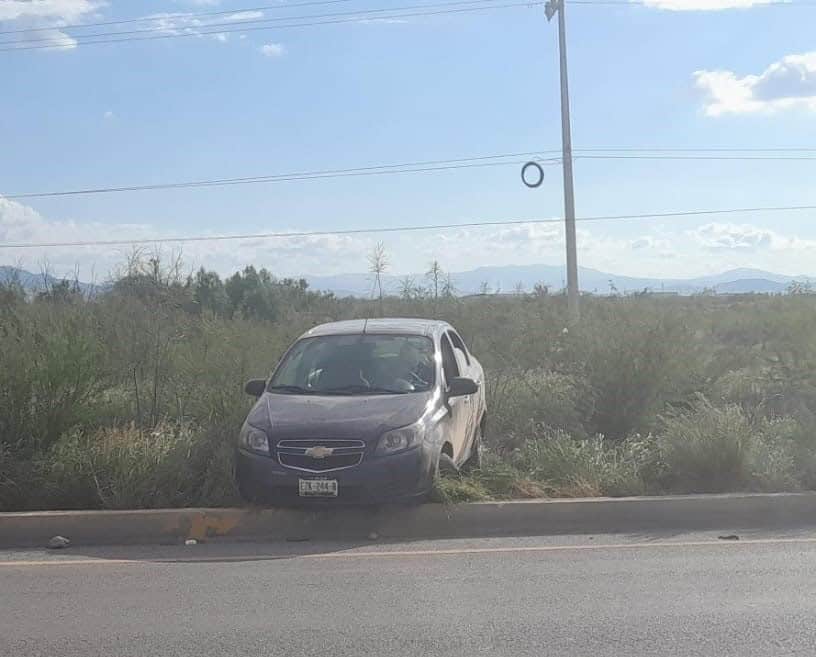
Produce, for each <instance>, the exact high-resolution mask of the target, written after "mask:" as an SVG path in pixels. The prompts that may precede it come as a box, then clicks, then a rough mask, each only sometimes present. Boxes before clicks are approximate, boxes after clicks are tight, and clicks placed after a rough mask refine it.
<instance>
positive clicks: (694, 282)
mask: <svg viewBox="0 0 816 657" xmlns="http://www.w3.org/2000/svg"><path fill="white" fill-rule="evenodd" d="M450 276H451V281H452V283H453V285H454V289H455V291H456V293H457V294H459V295H469V294H479V293H480V292H483V291H484V290H488V291H490V292H504V293H511V292H513V291H514V290H515V289H516V288H517V287H518V286H521V288H522V289H524V290H527V291H529V290H532V289H533V286H534V285H536V284H542V285H546V286H547V287H548V288H549V289H550V290H551V291H556V290H560V289H562V288H563V287H564V281H565V279H566V276H565V274H564V268H563V267H562V266H555V265H506V266H495V267H493V266H490V267H478V268H476V269H471V270H468V271H462V272H454V273H451V275H450ZM305 278H306V280H307V281H308V283H309V287H310V288H312V289H314V290H322V291H326V292H333V293H334V294H335V295H337V296H340V297H344V296H356V297H367V296H370V295H371V291H372V278H371V274H363V273H359V274H334V275H327V276H305ZM410 278H412V279H413V283H414V284H415V285H425V286H427V284H428V281H427V278H426V277H425V275H424V274H414V275H412V276H410ZM578 278H579V281H580V284H581V289H582V290H584V291H585V292H593V293H596V294H610V293H613V292H617V293H621V294H625V293H631V292H640V291H643V290H649V291H651V292H665V293H674V294H695V293H699V292H703V291H705V290H710V291H714V292H716V293H719V294H741V293H743V294H744V293H751V292H755V293H780V292H784V291H785V290H786V289H787V287H788V286H789V285H790V284H791V283H792V282H794V281H797V282H800V283H807V284H816V278H814V277H810V276H786V275H784V274H774V273H772V272H768V271H763V270H760V269H732V270H729V271H726V272H723V273H721V274H714V275H710V276H700V277H697V278H685V279H682V278H645V277H633V276H620V275H617V274H610V273H608V272H603V271H599V270H597V269H591V268H587V267H580V268H579V271H578ZM14 279H16V280H18V281H19V283H20V284H21V285H22V287H23V288H24V289H26V290H27V291H29V292H37V291H39V290H42V289H44V288H45V287H46V286H51V285H53V284H54V283H56V282H58V280H59V279H58V278H56V277H54V276H51V275H47V274H45V275H43V274H33V273H31V272H28V271H25V270H23V269H18V268H15V267H9V266H0V284H2V283H6V282H8V281H10V280H14ZM404 279H405V277H404V276H393V275H384V276H383V278H382V280H383V289H384V290H385V291H386V292H387V293H389V294H397V293H398V292H399V290H400V288H401V285H402V281H403V280H404ZM80 287H81V288H82V289H83V290H86V289H88V288H90V285H89V284H87V283H80Z"/></svg>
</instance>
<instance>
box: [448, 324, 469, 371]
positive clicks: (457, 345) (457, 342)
mask: <svg viewBox="0 0 816 657" xmlns="http://www.w3.org/2000/svg"><path fill="white" fill-rule="evenodd" d="M448 337H449V338H450V339H451V342H452V343H453V348H454V349H458V350H459V351H461V352H462V355H463V356H464V357H465V362H466V363H467V364H468V365H470V356H468V350H467V349H465V343H464V342H462V338H460V337H459V335H458V334H457V333H454V332H453V331H448Z"/></svg>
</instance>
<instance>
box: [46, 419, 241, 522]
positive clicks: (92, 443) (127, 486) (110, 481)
mask: <svg viewBox="0 0 816 657" xmlns="http://www.w3.org/2000/svg"><path fill="white" fill-rule="evenodd" d="M214 429H215V428H213V429H209V430H207V429H204V430H202V429H200V428H197V427H194V426H190V425H159V426H157V427H155V428H154V429H152V430H149V431H141V430H139V429H138V428H136V427H135V426H130V427H123V428H107V429H101V430H99V431H96V432H94V433H89V434H86V433H83V432H81V431H73V432H71V433H69V434H68V435H66V436H65V437H64V438H63V439H62V440H60V441H59V442H58V443H57V444H56V445H55V446H54V448H53V449H52V450H51V451H50V452H49V454H48V456H47V466H46V467H47V470H48V475H49V480H50V482H52V485H51V487H50V489H49V490H47V491H46V492H45V500H46V501H45V504H47V506H48V507H50V508H103V509H128V508H160V507H185V506H227V505H231V504H235V503H237V502H238V496H237V492H236V490H235V485H234V483H233V476H232V473H233V445H234V443H233V441H232V436H231V435H229V433H227V434H224V433H221V432H219V431H217V430H214Z"/></svg>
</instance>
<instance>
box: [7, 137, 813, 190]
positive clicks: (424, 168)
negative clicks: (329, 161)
mask: <svg viewBox="0 0 816 657" xmlns="http://www.w3.org/2000/svg"><path fill="white" fill-rule="evenodd" d="M560 152H561V151H560V150H559V149H555V148H553V149H544V150H538V151H527V152H519V153H500V154H493V155H477V156H474V157H464V158H455V159H444V160H424V161H418V162H402V163H391V164H378V165H372V166H366V167H354V168H346V169H321V170H316V171H297V172H288V173H279V174H267V175H259V176H245V177H240V178H215V179H206V180H187V181H178V182H169V183H155V184H144V185H122V186H117V187H91V188H85V189H73V190H62V191H48V192H24V193H16V194H0V196H3V197H4V198H7V199H14V200H22V199H32V198H48V197H59V196H87V195H92V194H114V193H123V192H142V191H153V190H162V189H194V188H198V187H226V186H233V185H254V184H269V183H276V182H296V181H302V180H322V179H329V178H356V177H361V176H381V175H395V174H401V173H430V172H434V171H452V170H456V169H474V168H485V167H494V166H507V165H519V164H523V163H524V161H523V160H517V159H512V158H522V157H523V158H529V157H532V158H541V157H542V156H544V155H555V154H559V153H560ZM605 152H610V153H618V152H629V153H647V154H637V155H596V154H595V153H605ZM676 152H677V153H703V154H702V155H685V154H680V155H664V154H663V153H676ZM728 152H739V153H787V152H792V153H801V155H793V156H788V155H755V156H753V155H710V154H708V153H728ZM575 153H576V154H575V155H574V159H576V160H578V159H586V160H678V161H683V160H692V161H695V160H701V161H705V160H711V161H729V160H732V161H749V162H750V161H762V160H769V161H798V160H802V161H814V160H816V148H758V149H746V148H735V149H718V148H713V149H712V148H700V149H672V148H661V149H657V148H655V149H649V148H646V149H635V148H628V149H627V148H581V149H575ZM648 153H656V154H654V155H652V154H648ZM806 153H812V154H813V155H812V156H807V155H805V154H806ZM491 160H492V161H491ZM539 162H540V163H541V164H558V163H559V162H560V160H558V159H557V158H546V159H542V160H539Z"/></svg>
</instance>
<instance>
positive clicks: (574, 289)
mask: <svg viewBox="0 0 816 657" xmlns="http://www.w3.org/2000/svg"><path fill="white" fill-rule="evenodd" d="M565 2H566V0H549V2H547V4H546V5H545V7H544V12H545V14H546V16H547V21H551V20H552V17H553V16H554V15H555V14H556V13H558V54H559V60H560V65H561V151H562V153H561V160H562V167H563V170H564V232H565V235H566V241H567V307H568V308H569V314H570V317H572V318H573V319H578V317H579V315H580V308H579V292H578V253H577V248H576V238H575V191H574V188H573V183H572V134H571V131H570V105H569V84H568V82H567V28H566V24H565V19H564V5H565Z"/></svg>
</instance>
